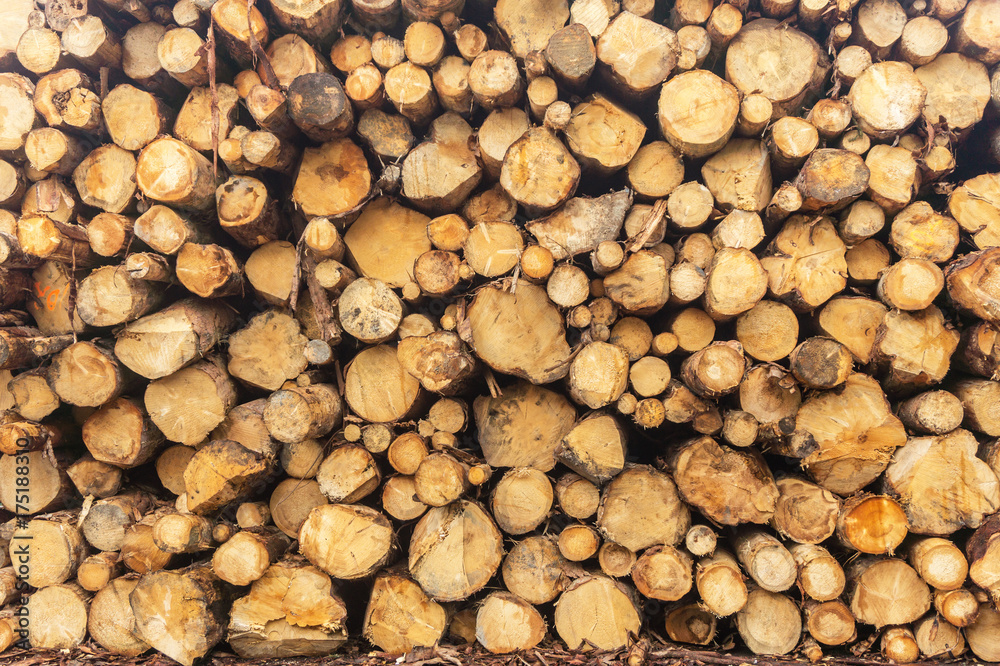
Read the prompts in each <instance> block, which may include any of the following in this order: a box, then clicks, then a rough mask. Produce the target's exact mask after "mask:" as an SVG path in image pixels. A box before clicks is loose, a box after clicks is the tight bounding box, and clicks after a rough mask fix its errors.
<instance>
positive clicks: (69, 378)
mask: <svg viewBox="0 0 1000 666" xmlns="http://www.w3.org/2000/svg"><path fill="white" fill-rule="evenodd" d="M126 380H127V377H126V376H125V375H124V374H123V372H122V369H121V368H120V366H119V365H118V362H117V360H116V359H115V357H114V355H113V354H112V353H111V352H110V350H106V349H103V348H101V347H98V346H97V345H95V344H94V343H92V342H78V343H76V344H73V345H70V346H69V347H67V348H66V349H64V350H62V351H61V352H59V353H58V354H57V355H56V356H55V358H54V359H53V363H52V365H51V366H50V367H49V384H50V385H51V386H52V390H53V391H55V393H56V395H58V396H59V398H60V399H61V400H62V401H63V402H66V403H69V404H71V405H78V406H81V407H99V406H100V405H102V404H104V403H106V402H107V401H109V400H112V399H113V398H115V397H117V396H118V395H119V394H120V393H121V392H122V391H123V390H124V388H125V384H126Z"/></svg>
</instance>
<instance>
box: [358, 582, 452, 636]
mask: <svg viewBox="0 0 1000 666" xmlns="http://www.w3.org/2000/svg"><path fill="white" fill-rule="evenodd" d="M447 624H448V614H447V612H446V610H445V608H444V607H443V606H441V604H438V603H437V602H435V601H433V600H432V599H430V598H429V597H428V596H427V594H426V593H425V592H424V591H423V590H422V589H420V586H419V585H417V584H416V583H415V582H413V580H412V579H411V578H410V577H409V576H407V575H405V574H403V573H401V572H397V571H395V570H387V571H384V572H382V573H380V574H379V575H378V577H376V578H375V582H374V583H373V585H372V591H371V596H370V597H369V599H368V606H367V608H366V609H365V618H364V625H363V626H364V628H363V629H362V632H363V634H364V637H365V638H366V639H367V640H369V641H371V643H372V644H373V645H376V646H378V647H379V648H381V649H383V650H385V651H386V652H389V653H391V654H403V653H406V652H409V651H411V650H413V649H414V648H416V647H431V646H433V645H435V644H436V643H437V642H438V641H439V640H440V639H441V637H442V636H443V635H444V631H445V628H446V627H447Z"/></svg>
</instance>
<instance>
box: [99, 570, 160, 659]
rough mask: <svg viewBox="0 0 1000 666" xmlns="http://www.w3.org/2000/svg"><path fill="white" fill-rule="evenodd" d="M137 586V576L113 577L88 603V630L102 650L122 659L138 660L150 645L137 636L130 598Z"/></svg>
mask: <svg viewBox="0 0 1000 666" xmlns="http://www.w3.org/2000/svg"><path fill="white" fill-rule="evenodd" d="M138 583H139V576H138V575H136V574H129V575H127V576H122V577H120V578H116V579H114V580H112V581H111V582H110V583H108V585H107V586H105V587H103V588H102V589H100V590H99V591H98V592H97V594H95V595H94V598H93V599H92V600H91V602H90V612H89V616H88V619H87V631H88V632H90V636H91V638H93V639H94V641H96V642H97V644H98V645H100V646H101V647H102V648H104V649H105V650H108V651H109V652H111V653H113V654H117V655H121V656H123V657H137V656H139V655H140V654H142V653H143V652H145V651H147V650H148V649H149V644H148V643H146V641H144V640H142V639H141V638H139V637H138V636H137V635H136V633H135V632H136V625H135V615H133V613H132V605H131V603H130V602H129V595H131V594H132V591H133V590H134V589H135V586H136V585H138Z"/></svg>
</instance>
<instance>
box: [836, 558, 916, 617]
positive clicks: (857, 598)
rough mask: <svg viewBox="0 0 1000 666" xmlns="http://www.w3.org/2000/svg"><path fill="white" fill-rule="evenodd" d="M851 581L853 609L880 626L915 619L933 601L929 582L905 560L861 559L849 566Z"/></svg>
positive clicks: (855, 614) (857, 614)
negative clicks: (921, 577) (928, 585)
mask: <svg viewBox="0 0 1000 666" xmlns="http://www.w3.org/2000/svg"><path fill="white" fill-rule="evenodd" d="M848 584H849V589H850V590H851V591H850V598H851V612H852V613H854V616H855V617H856V618H857V619H858V621H859V622H863V623H865V624H872V625H875V627H876V628H880V627H884V626H886V625H890V624H907V623H909V622H913V621H915V620H916V619H918V618H919V617H920V616H921V615H923V614H924V613H925V612H927V610H928V609H929V608H930V605H931V595H930V589H929V588H928V587H927V583H925V582H924V581H922V580H921V579H920V577H919V576H918V575H917V572H916V571H914V570H913V569H912V568H911V567H910V566H909V565H908V564H906V563H905V562H903V561H902V560H898V559H894V558H884V559H874V558H872V559H862V560H859V561H857V562H856V563H855V564H854V565H852V566H851V567H850V568H849V569H848Z"/></svg>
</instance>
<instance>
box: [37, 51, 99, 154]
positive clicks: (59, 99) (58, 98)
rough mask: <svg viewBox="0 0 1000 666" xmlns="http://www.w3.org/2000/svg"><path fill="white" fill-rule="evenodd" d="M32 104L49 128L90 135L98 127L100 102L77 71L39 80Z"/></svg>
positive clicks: (56, 72)
mask: <svg viewBox="0 0 1000 666" xmlns="http://www.w3.org/2000/svg"><path fill="white" fill-rule="evenodd" d="M34 103H35V109H36V110H37V111H38V113H40V114H42V117H44V118H45V120H46V122H48V124H49V126H50V127H55V128H56V129H64V130H71V131H77V132H83V133H91V132H95V131H97V129H98V128H99V127H100V126H101V100H100V98H99V97H98V96H97V93H95V92H94V83H93V81H92V80H91V79H90V77H88V76H87V75H86V74H84V73H83V72H81V71H79V70H76V69H61V70H58V71H55V72H52V73H51V74H46V75H45V76H43V77H42V78H41V79H39V80H38V85H37V86H36V88H35V97H34ZM29 129H30V128H29ZM22 145H23V142H22Z"/></svg>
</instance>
